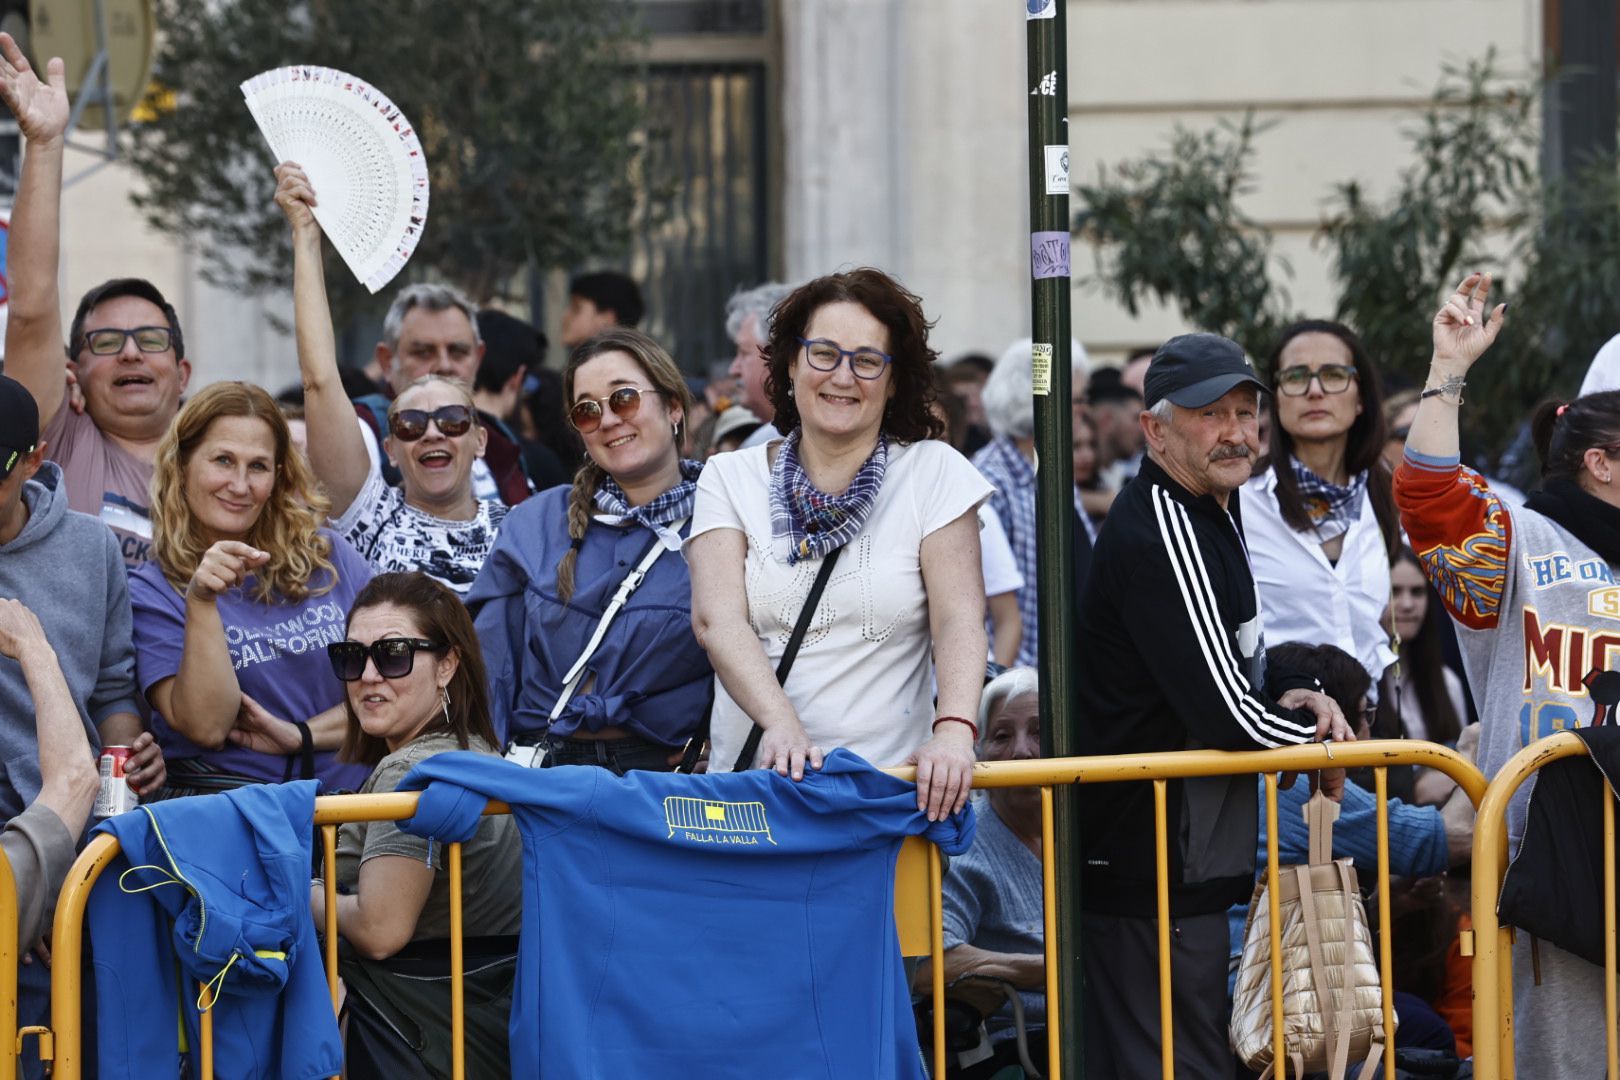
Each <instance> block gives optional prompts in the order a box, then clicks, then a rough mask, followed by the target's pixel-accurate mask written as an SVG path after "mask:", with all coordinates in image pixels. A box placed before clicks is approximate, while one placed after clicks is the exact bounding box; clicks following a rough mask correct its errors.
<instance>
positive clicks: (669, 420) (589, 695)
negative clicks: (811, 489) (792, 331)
mask: <svg viewBox="0 0 1620 1080" xmlns="http://www.w3.org/2000/svg"><path fill="white" fill-rule="evenodd" d="M563 389H564V393H565V394H566V396H567V400H568V402H569V412H568V418H569V422H570V423H571V424H573V426H574V430H576V431H578V432H579V434H580V436H581V438H583V439H584V441H585V453H586V458H585V463H584V464H583V465H582V466H580V469H579V472H578V474H577V475H576V476H575V477H574V483H573V485H572V487H555V488H552V489H551V490H549V491H543V492H541V493H540V494H539V495H536V496H534V497H533V498H531V499H529V500H527V501H526V502H524V503H522V504H520V505H519V506H517V507H516V508H515V509H513V511H512V513H511V515H510V516H509V517H508V518H507V528H506V529H505V530H504V531H503V532H502V533H501V537H500V540H499V541H498V542H497V543H496V545H495V548H494V550H493V551H491V552H490V556H489V562H488V565H487V566H486V567H485V569H484V573H483V575H482V576H481V577H480V578H479V579H478V583H477V584H476V585H475V586H474V587H473V589H472V591H471V593H469V595H468V597H467V602H468V604H469V605H470V606H471V607H472V609H473V611H474V613H475V615H476V617H477V625H478V636H479V640H480V641H482V642H483V646H484V656H485V659H486V661H487V663H488V665H489V676H490V687H491V692H492V698H493V700H492V707H493V710H494V717H495V730H496V731H497V732H499V733H500V734H501V735H502V736H503V737H505V738H507V739H509V740H510V741H511V742H513V743H514V744H516V745H517V746H521V747H525V748H533V750H525V751H523V752H520V753H518V754H516V755H515V756H517V757H519V758H521V759H522V760H524V761H525V762H527V763H530V764H535V763H544V764H548V765H575V764H579V765H601V766H604V767H606V768H608V769H611V770H613V771H614V772H616V773H620V774H622V773H624V772H625V771H627V770H630V769H655V770H668V769H672V768H674V767H675V765H676V764H677V763H678V762H679V761H680V759H681V751H682V748H683V747H684V746H685V745H686V744H687V743H688V742H689V741H691V739H692V737H693V736H694V735H695V734H696V733H697V730H698V725H699V724H700V723H701V722H702V719H703V712H704V706H705V705H706V704H707V702H708V697H709V684H710V681H711V680H712V678H713V669H712V668H711V667H710V666H709V658H708V656H707V654H705V653H704V651H703V649H702V648H701V647H700V646H699V645H698V643H697V639H696V638H695V637H693V635H692V617H691V603H692V601H691V594H692V586H691V579H690V578H688V577H687V571H686V563H685V561H684V560H683V559H682V558H681V557H680V547H681V543H682V541H683V539H684V537H685V535H686V532H687V527H688V525H689V524H690V521H691V518H692V500H693V496H694V493H695V491H696V486H697V476H698V473H699V471H700V470H701V469H702V466H701V465H699V464H698V463H697V462H695V461H682V460H681V456H680V445H681V433H682V429H683V427H684V423H685V420H686V408H687V405H688V402H689V400H690V399H689V397H688V390H687V388H686V381H685V380H684V379H683V378H682V377H681V373H680V370H679V369H678V368H677V367H676V366H675V361H674V360H673V359H671V358H670V355H669V353H667V352H665V351H664V349H663V347H662V346H660V345H659V344H658V343H657V342H655V341H653V340H652V339H651V338H649V337H648V336H647V335H645V334H643V333H641V332H640V331H637V330H630V329H625V328H616V329H613V330H608V331H605V332H603V333H601V334H598V335H597V336H596V337H594V338H591V339H590V340H589V341H587V342H585V343H584V344H583V345H581V346H580V347H579V348H577V349H575V350H574V355H573V358H572V359H571V360H570V361H569V363H568V369H567V371H566V372H564V374H563ZM621 593H622V594H623V595H622V596H621V595H620V594H621Z"/></svg>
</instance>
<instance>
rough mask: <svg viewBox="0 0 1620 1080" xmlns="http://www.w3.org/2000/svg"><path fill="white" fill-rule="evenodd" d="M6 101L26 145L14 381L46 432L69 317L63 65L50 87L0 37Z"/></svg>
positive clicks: (10, 341)
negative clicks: (63, 268)
mask: <svg viewBox="0 0 1620 1080" xmlns="http://www.w3.org/2000/svg"><path fill="white" fill-rule="evenodd" d="M0 99H4V101H5V103H6V105H7V107H8V108H10V109H11V111H12V113H13V115H15V116H16V118H17V126H18V127H19V128H20V129H21V131H22V135H23V138H24V140H26V151H25V152H24V154H23V166H22V176H21V178H20V179H19V181H18V184H17V200H16V202H15V203H14V204H13V206H12V208H11V226H10V234H9V247H8V254H7V256H6V284H7V288H8V291H9V295H8V299H7V302H8V305H9V307H10V317H9V319H8V321H7V323H6V352H5V357H6V374H7V375H9V376H11V377H12V378H13V379H16V380H17V381H18V382H20V383H22V384H23V385H24V386H26V387H27V388H28V392H29V393H31V394H33V395H34V400H35V401H36V402H37V403H38V404H39V426H40V430H42V431H43V430H44V429H45V428H46V427H48V426H50V422H51V421H52V420H53V419H54V418H55V417H56V413H57V410H58V409H60V408H61V407H62V398H63V396H64V393H63V392H64V388H65V386H66V379H65V376H64V373H63V361H64V358H65V355H66V354H65V353H64V351H63V348H62V311H61V299H60V297H59V295H58V290H57V285H56V275H57V270H58V266H59V263H60V261H61V235H60V234H61V219H62V148H63V144H64V143H65V141H66V136H65V133H66V131H67V122H68V115H69V108H68V95H67V88H66V85H65V83H64V81H63V74H62V61H61V59H60V58H56V59H53V60H51V62H50V63H49V64H47V65H46V81H45V82H40V80H39V76H38V75H37V74H35V72H34V70H33V69H32V68H31V67H30V66H29V64H28V60H27V59H26V58H25V57H24V56H23V54H22V50H21V49H19V48H17V43H16V42H15V41H13V40H12V39H11V35H10V34H0Z"/></svg>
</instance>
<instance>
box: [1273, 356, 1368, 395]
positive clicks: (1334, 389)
mask: <svg viewBox="0 0 1620 1080" xmlns="http://www.w3.org/2000/svg"><path fill="white" fill-rule="evenodd" d="M1312 379H1315V380H1316V381H1317V382H1319V383H1321V384H1322V393H1324V394H1342V393H1344V392H1345V391H1346V390H1348V389H1350V384H1351V383H1352V382H1354V381H1355V380H1356V369H1355V368H1353V367H1351V366H1350V365H1349V364H1323V365H1322V366H1321V367H1319V368H1316V369H1315V370H1312V369H1311V368H1308V367H1305V366H1304V365H1303V364H1302V365H1300V366H1299V367H1291V368H1288V369H1287V370H1286V371H1279V372H1278V373H1277V391H1278V393H1282V394H1287V395H1288V396H1289V397H1302V396H1304V395H1305V394H1308V393H1310V392H1311V380H1312Z"/></svg>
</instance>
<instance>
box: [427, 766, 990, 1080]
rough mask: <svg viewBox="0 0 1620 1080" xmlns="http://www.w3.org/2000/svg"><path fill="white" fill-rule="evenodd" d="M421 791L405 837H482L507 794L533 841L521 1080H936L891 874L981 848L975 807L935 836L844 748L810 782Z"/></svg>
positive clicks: (515, 1014)
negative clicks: (908, 972)
mask: <svg viewBox="0 0 1620 1080" xmlns="http://www.w3.org/2000/svg"><path fill="white" fill-rule="evenodd" d="M419 789H420V790H423V795H422V800H421V803H420V805H419V806H418V809H417V814H416V816H415V817H414V818H412V819H410V820H407V821H405V822H403V823H402V825H403V827H404V828H405V829H406V830H408V831H410V832H413V833H416V834H417V835H420V836H429V837H432V838H434V839H437V840H441V841H455V840H465V839H467V838H468V837H470V836H472V833H473V829H474V827H475V826H476V824H477V821H478V816H479V814H480V813H481V812H482V811H483V809H484V806H485V805H486V803H487V801H488V800H489V799H492V798H494V799H502V800H505V801H506V802H508V803H510V804H511V806H512V813H513V815H514V816H515V817H516V819H517V822H518V827H519V829H520V830H521V832H522V834H523V859H524V885H523V888H524V894H523V933H522V939H521V945H520V949H519V958H518V982H517V987H516V989H515V992H514V996H513V1008H512V1023H511V1038H512V1075H513V1076H514V1077H523V1078H529V1077H540V1076H548V1077H570V1078H575V1077H601V1078H609V1077H611V1078H614V1080H618V1078H622V1077H637V1078H639V1080H659V1078H664V1077H671V1078H681V1080H686V1078H689V1077H695V1076H702V1077H704V1078H706V1080H708V1078H716V1080H722V1078H732V1077H735V1078H738V1080H744V1078H746V1080H757V1078H759V1077H774V1078H778V1080H783V1078H789V1077H793V1078H797V1077H817V1078H825V1080H846V1078H848V1077H855V1076H859V1077H881V1078H890V1077H896V1078H902V1077H903V1078H906V1080H913V1078H915V1080H921V1077H922V1076H923V1071H922V1064H921V1059H920V1055H919V1052H918V1046H917V1033H916V1025H915V1023H914V1021H913V1019H912V1013H911V996H910V992H909V989H908V988H907V985H906V980H905V973H904V970H903V968H902V964H901V959H900V947H899V941H898V939H897V937H896V934H895V927H894V919H893V910H894V864H895V856H896V854H897V852H898V851H899V846H900V841H901V839H902V838H903V837H905V836H907V835H910V834H916V833H922V834H923V835H925V836H926V837H927V838H928V839H929V840H932V841H934V842H935V843H937V844H939V845H940V846H941V848H943V849H944V850H945V851H946V852H947V853H951V854H957V853H960V852H962V851H964V850H966V849H967V847H968V846H969V845H970V844H971V843H972V841H973V828H974V822H973V816H972V810H971V808H970V809H966V810H964V811H963V813H961V814H959V815H957V816H956V817H953V818H950V819H947V820H945V821H942V822H937V823H932V824H931V823H930V822H929V821H928V820H927V819H926V818H925V817H924V816H923V815H922V814H920V813H918V811H917V793H916V788H915V787H914V786H913V785H911V784H909V783H904V782H902V781H899V780H896V779H894V778H893V777H891V776H889V775H887V774H885V773H882V772H880V771H878V770H877V769H874V768H872V767H871V766H870V765H868V764H867V763H866V762H864V761H862V760H861V759H860V758H859V757H857V756H855V755H854V754H851V753H849V752H848V751H844V750H835V751H834V752H833V753H831V754H829V755H828V757H827V760H826V763H825V765H824V766H823V768H822V769H821V770H820V771H819V772H811V771H808V770H807V771H806V775H805V778H804V780H803V781H801V782H799V783H794V782H793V781H791V780H788V779H786V778H784V777H781V776H778V775H777V774H776V773H774V772H770V771H766V770H756V771H753V772H744V773H725V774H716V775H713V776H683V775H675V774H666V773H650V772H632V773H630V774H629V775H628V776H624V777H618V776H615V775H613V774H612V773H611V772H609V771H608V770H606V769H599V768H590V767H583V766H563V767H559V768H553V769H525V768H523V767H521V766H518V765H515V764H513V763H511V762H508V761H503V760H499V759H495V758H491V757H490V756H488V755H486V754H471V753H447V754H439V755H437V756H436V757H433V758H432V759H430V760H428V761H425V762H423V763H422V764H420V765H418V766H417V767H416V768H415V769H413V770H412V771H411V773H410V775H409V776H407V777H406V778H405V780H404V782H403V783H402V784H401V785H400V790H401V791H409V790H419Z"/></svg>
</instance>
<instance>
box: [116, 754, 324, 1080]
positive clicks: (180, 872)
mask: <svg viewBox="0 0 1620 1080" xmlns="http://www.w3.org/2000/svg"><path fill="white" fill-rule="evenodd" d="M316 787H317V782H316V781H313V780H304V781H299V782H297V783H292V784H250V785H248V786H247V787H242V788H237V789H236V790H234V791H227V792H224V793H222V794H219V795H200V796H196V797H193V798H189V799H174V800H170V801H167V802H160V803H154V804H153V805H151V806H142V807H140V808H138V809H136V810H132V811H130V812H129V813H127V814H120V815H119V816H117V817H114V818H109V819H108V820H106V821H104V822H102V823H101V824H100V825H98V826H96V828H95V830H94V831H96V832H106V833H111V834H112V835H113V836H114V837H116V838H117V839H118V843H119V846H120V847H121V849H122V850H121V852H120V854H119V855H118V857H117V858H116V859H114V860H113V862H112V865H111V866H110V867H108V868H107V870H106V871H104V872H103V873H102V875H101V877H100V878H99V879H97V881H96V885H95V888H94V889H92V890H91V893H90V905H89V917H90V940H91V946H92V950H93V953H94V957H95V974H96V1008H97V1033H98V1039H99V1045H98V1050H99V1058H100V1066H101V1069H100V1075H101V1076H102V1077H103V1080H119V1078H125V1077H127V1078H131V1080H133V1078H136V1077H150V1076H160V1075H171V1076H172V1075H174V1071H175V1070H174V1067H173V1063H174V1062H175V1061H177V1059H178V1056H179V1054H180V1052H181V1049H182V1048H181V1045H180V1034H179V1027H180V1023H179V1022H177V1019H176V1018H177V1017H180V1018H182V1019H183V1021H184V1025H185V1038H186V1040H187V1043H188V1045H190V1046H192V1047H195V1046H197V1045H199V1044H198V1027H197V1023H198V1019H197V1018H198V1012H197V1002H198V998H199V993H198V984H199V983H207V984H209V986H210V987H211V988H213V991H214V993H215V994H216V996H217V1004H216V1005H214V1007H213V1010H212V1011H213V1017H214V1067H215V1071H216V1073H217V1074H218V1075H219V1076H222V1077H232V1078H233V1080H247V1078H254V1080H257V1078H264V1080H316V1078H317V1077H328V1076H335V1075H337V1073H338V1072H339V1070H341V1068H342V1066H343V1045H342V1041H341V1040H340V1039H339V1037H338V1028H337V1020H336V1018H335V1017H334V1016H333V1013H332V999H331V997H330V996H329V994H328V992H327V986H326V972H325V968H324V967H323V966H322V964H321V954H320V947H319V945H318V944H317V942H316V939H315V925H314V922H313V920H312V919H311V917H310V910H309V871H310V840H311V835H312V824H313V819H314V812H315V790H316ZM204 1000H205V1003H206V998H205V999H204Z"/></svg>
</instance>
